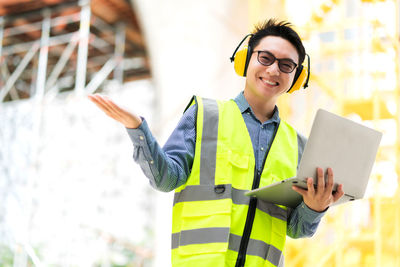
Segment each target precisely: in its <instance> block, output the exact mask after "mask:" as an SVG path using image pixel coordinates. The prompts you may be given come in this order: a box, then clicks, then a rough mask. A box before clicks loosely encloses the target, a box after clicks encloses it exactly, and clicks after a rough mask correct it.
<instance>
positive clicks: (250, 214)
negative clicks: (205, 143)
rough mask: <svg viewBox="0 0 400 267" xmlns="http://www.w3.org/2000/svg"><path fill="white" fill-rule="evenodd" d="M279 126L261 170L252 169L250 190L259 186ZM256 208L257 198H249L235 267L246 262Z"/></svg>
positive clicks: (241, 266)
mask: <svg viewBox="0 0 400 267" xmlns="http://www.w3.org/2000/svg"><path fill="white" fill-rule="evenodd" d="M279 124H280V122H279V123H278V125H277V127H276V129H275V132H274V135H273V137H272V142H271V145H270V146H269V148H268V151H267V152H266V153H265V157H264V160H263V164H262V166H261V170H257V167H254V180H253V185H252V187H251V189H256V188H258V187H259V186H260V180H261V174H262V171H263V169H264V166H265V162H266V160H267V157H268V154H269V151H270V149H271V146H272V144H273V142H274V140H275V136H276V133H277V132H278V128H279ZM256 207H257V198H256V197H251V198H250V203H249V209H248V211H247V217H246V223H245V225H244V230H243V235H242V239H241V240H240V246H239V252H238V257H237V260H236V264H235V267H243V266H244V263H245V262H246V251H247V246H248V244H249V240H250V234H251V229H252V228H253V222H254V216H255V214H256Z"/></svg>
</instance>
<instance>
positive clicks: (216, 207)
mask: <svg viewBox="0 0 400 267" xmlns="http://www.w3.org/2000/svg"><path fill="white" fill-rule="evenodd" d="M196 189H198V190H200V191H201V192H203V193H204V196H206V197H205V199H204V200H197V201H187V202H184V203H183V207H182V217H181V218H182V221H181V231H180V233H179V248H178V253H179V254H180V255H194V254H204V253H217V252H226V251H227V249H228V240H229V232H230V226H231V211H232V199H231V191H232V188H231V186H222V185H220V186H215V185H198V186H196Z"/></svg>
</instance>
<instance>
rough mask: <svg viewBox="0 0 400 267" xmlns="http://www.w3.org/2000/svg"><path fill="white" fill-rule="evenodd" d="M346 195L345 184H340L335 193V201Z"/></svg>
mask: <svg viewBox="0 0 400 267" xmlns="http://www.w3.org/2000/svg"><path fill="white" fill-rule="evenodd" d="M343 195H344V191H343V185H342V184H340V185H338V187H337V189H336V192H335V193H333V202H336V201H338V200H339V199H340V198H341V197H342V196H343Z"/></svg>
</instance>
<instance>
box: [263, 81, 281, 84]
mask: <svg viewBox="0 0 400 267" xmlns="http://www.w3.org/2000/svg"><path fill="white" fill-rule="evenodd" d="M263 81H264V82H265V83H266V84H269V85H277V84H278V83H277V82H271V81H268V80H263Z"/></svg>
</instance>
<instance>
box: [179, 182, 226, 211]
mask: <svg viewBox="0 0 400 267" xmlns="http://www.w3.org/2000/svg"><path fill="white" fill-rule="evenodd" d="M223 186H224V187H225V190H224V191H223V192H219V193H216V192H215V186H214V185H211V186H210V185H205V186H202V185H188V186H186V187H185V189H183V190H182V191H180V192H176V193H175V195H174V206H175V204H176V203H179V202H188V201H202V200H218V199H224V198H231V191H232V190H231V187H232V185H230V184H226V185H223Z"/></svg>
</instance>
